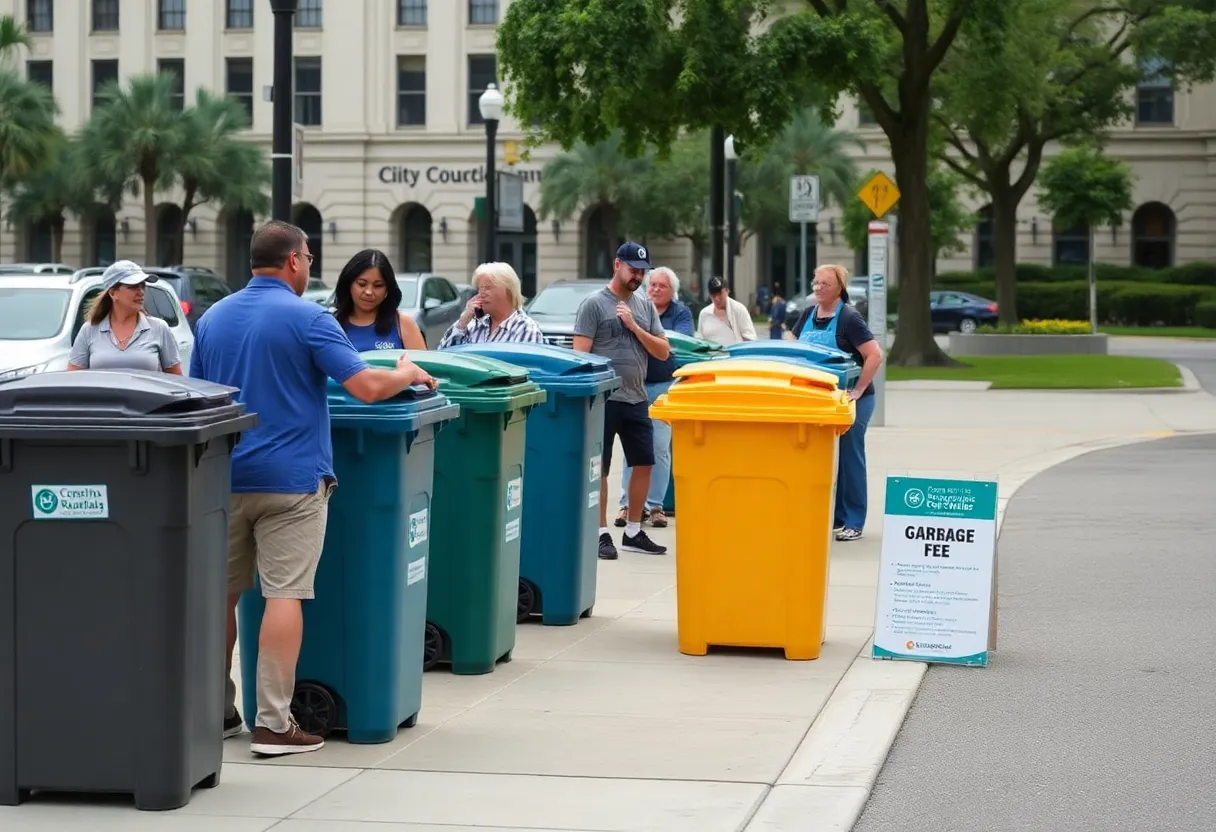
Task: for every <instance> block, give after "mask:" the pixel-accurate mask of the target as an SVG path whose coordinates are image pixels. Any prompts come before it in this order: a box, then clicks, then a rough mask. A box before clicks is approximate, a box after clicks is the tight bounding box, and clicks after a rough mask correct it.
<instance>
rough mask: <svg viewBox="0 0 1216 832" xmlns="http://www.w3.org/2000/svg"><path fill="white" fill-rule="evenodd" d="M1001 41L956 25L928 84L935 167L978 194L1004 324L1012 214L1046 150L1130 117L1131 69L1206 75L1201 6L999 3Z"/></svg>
mask: <svg viewBox="0 0 1216 832" xmlns="http://www.w3.org/2000/svg"><path fill="white" fill-rule="evenodd" d="M1005 2H1006V10H1005V11H1006V14H1007V15H1008V19H1009V22H1010V24H1011V31H1013V32H1016V37H1006V36H1003V35H1001V34H998V33H994V31H993V30H992V29H991V28H987V27H984V26H982V25H977V24H974V23H971V24H968V25H965V26H964V27H963V28H962V31H961V33H960V36H959V39H958V43H957V45H956V46H955V48H954V49H953V50H952V51H951V52H950V54H949V55H947V57H946V59H945V61H944V62H943V65H942V71H941V72H940V73H939V74H938V75H937V76H936V77H935V79H934V92H935V95H936V97H937V99H938V100H939V101H940V102H941V106H940V107H939V108H937V109H936V110H935V111H934V117H935V120H936V122H937V127H938V128H939V129H940V130H941V137H942V139H943V141H942V143H941V144H940V145H939V146H938V147H937V153H936V155H937V157H938V158H939V159H940V160H941V161H942V162H943V163H945V164H947V165H949V166H950V167H951V168H952V169H953V170H954V171H955V172H957V173H958V174H959V175H960V176H962V177H963V178H964V180H965V181H966V182H967V183H968V184H970V185H973V186H974V187H976V188H977V189H978V190H980V191H981V192H983V193H985V194H987V195H988V197H989V200H990V202H991V205H992V227H993V256H994V261H995V262H994V265H995V271H996V285H997V302H998V304H999V306H1000V310H1001V312H1000V314H1001V322H1002V323H1016V322H1017V320H1018V314H1017V282H1016V269H1015V266H1016V259H1017V210H1018V205H1019V204H1020V203H1021V201H1022V198H1023V197H1024V196H1025V195H1026V193H1027V192H1028V191H1029V190H1030V188H1031V186H1032V185H1033V184H1034V182H1035V178H1036V176H1037V175H1038V173H1039V169H1040V167H1041V165H1042V163H1043V151H1044V148H1045V147H1046V146H1047V144H1048V143H1049V142H1064V143H1068V142H1073V141H1080V140H1084V139H1087V138H1094V137H1101V136H1102V134H1103V133H1104V132H1105V131H1106V130H1108V129H1109V128H1110V127H1112V126H1115V125H1117V124H1119V123H1120V122H1122V121H1124V120H1125V119H1127V118H1128V117H1129V116H1130V115H1131V114H1132V102H1133V97H1132V96H1131V95H1130V94H1129V93H1130V91H1131V90H1132V89H1133V88H1134V87H1135V85H1136V84H1137V83H1138V82H1139V80H1140V78H1141V74H1142V70H1141V66H1140V63H1139V60H1138V59H1145V58H1157V59H1162V60H1164V61H1165V63H1166V69H1165V72H1166V74H1167V75H1169V76H1170V77H1172V78H1173V79H1175V80H1176V81H1178V82H1179V83H1182V84H1185V83H1187V82H1190V81H1208V80H1211V78H1212V76H1213V68H1214V65H1216V50H1213V49H1212V48H1211V43H1212V40H1213V37H1214V36H1216V18H1214V17H1213V14H1212V11H1213V9H1212V6H1213V4H1212V3H1211V0H1127V2H1118V3H1111V2H1107V0H1078V2H1072V3H1061V2H1059V1H1058V0H1005Z"/></svg>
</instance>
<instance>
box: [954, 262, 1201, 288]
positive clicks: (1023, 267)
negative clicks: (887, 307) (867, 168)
mask: <svg viewBox="0 0 1216 832" xmlns="http://www.w3.org/2000/svg"><path fill="white" fill-rule="evenodd" d="M1016 272H1017V279H1018V286H1019V288H1020V287H1021V286H1022V285H1024V284H1026V283H1074V282H1076V281H1078V280H1088V279H1089V272H1088V270H1087V268H1086V267H1085V266H1042V265H1039V264H1037V263H1018V264H1017V267H1016ZM994 280H995V276H994V274H993V270H992V269H991V268H983V269H976V270H975V271H969V272H942V273H940V274H938V275H937V276H936V277H935V278H934V279H933V285H934V287H935V288H939V289H944V288H951V289H954V288H961V287H962V285H963V284H974V283H992V282H993V281H994ZM1106 281H1115V282H1119V283H1122V282H1127V283H1168V284H1172V285H1177V286H1212V287H1216V263H1187V264H1185V265H1182V266H1174V267H1173V268H1169V269H1144V268H1141V267H1139V266H1112V265H1109V264H1106V263H1099V264H1098V282H1099V283H1103V282H1106Z"/></svg>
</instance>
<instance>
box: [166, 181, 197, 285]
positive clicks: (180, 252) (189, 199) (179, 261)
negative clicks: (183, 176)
mask: <svg viewBox="0 0 1216 832" xmlns="http://www.w3.org/2000/svg"><path fill="white" fill-rule="evenodd" d="M184 190H185V198H184V199H183V200H182V221H181V225H180V226H179V227H178V229H177V240H176V241H175V242H174V244H173V245H174V251H173V256H174V257H175V258H176V259H175V260H174V261H173V263H170V264H169V265H175V264H176V265H179V266H181V265H185V263H186V226H187V225H188V224H189V222H190V212H191V211H193V210H194V208H195V205H194V194H195V193H196V190H195V186H194V185H193V184H192V183H186V184H185V188H184Z"/></svg>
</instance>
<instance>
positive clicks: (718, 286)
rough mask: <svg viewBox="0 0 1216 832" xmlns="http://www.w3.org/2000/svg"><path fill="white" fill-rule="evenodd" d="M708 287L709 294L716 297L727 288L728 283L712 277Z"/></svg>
mask: <svg viewBox="0 0 1216 832" xmlns="http://www.w3.org/2000/svg"><path fill="white" fill-rule="evenodd" d="M707 285H708V286H709V293H710V294H711V295H716V294H718V292H721V291H722V290H723V289H725V288H726V281H725V280H723V279H722V278H720V277H711V278H710V279H709V283H708V284H707Z"/></svg>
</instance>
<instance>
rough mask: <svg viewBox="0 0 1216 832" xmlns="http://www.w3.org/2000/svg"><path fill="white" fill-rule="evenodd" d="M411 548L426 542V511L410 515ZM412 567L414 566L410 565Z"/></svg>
mask: <svg viewBox="0 0 1216 832" xmlns="http://www.w3.org/2000/svg"><path fill="white" fill-rule="evenodd" d="M409 535H410V548H411V549H413V548H414V547H415V546H417V545H418V544H419V543H425V542H426V509H423V510H422V511H415V512H414V513H413V514H411V515H410V531H409ZM410 566H411V567H412V566H413V564H410Z"/></svg>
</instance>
